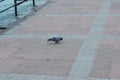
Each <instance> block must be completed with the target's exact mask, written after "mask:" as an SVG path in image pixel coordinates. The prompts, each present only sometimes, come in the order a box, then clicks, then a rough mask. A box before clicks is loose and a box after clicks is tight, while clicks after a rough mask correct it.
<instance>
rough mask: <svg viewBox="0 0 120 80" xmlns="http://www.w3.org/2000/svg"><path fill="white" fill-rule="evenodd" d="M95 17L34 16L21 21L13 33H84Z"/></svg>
mask: <svg viewBox="0 0 120 80" xmlns="http://www.w3.org/2000/svg"><path fill="white" fill-rule="evenodd" d="M94 19H95V17H77V16H76V17H73V16H72V17H64V18H63V17H38V18H36V17H34V18H32V19H30V20H26V21H25V22H23V23H21V27H20V28H19V29H17V30H15V31H14V32H13V34H45V33H47V34H50V33H52V34H53V33H54V34H58V33H59V34H86V33H88V31H89V30H90V28H91V27H92V24H93V21H94Z"/></svg>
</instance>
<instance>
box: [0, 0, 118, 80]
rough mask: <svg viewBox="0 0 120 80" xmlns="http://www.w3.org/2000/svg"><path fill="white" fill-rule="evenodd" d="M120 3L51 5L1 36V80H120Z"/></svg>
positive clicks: (86, 0)
mask: <svg viewBox="0 0 120 80" xmlns="http://www.w3.org/2000/svg"><path fill="white" fill-rule="evenodd" d="M119 3H120V1H119V0H51V3H50V4H49V5H47V6H46V7H45V8H43V9H42V10H40V11H38V12H37V13H36V14H35V15H34V16H32V17H30V18H28V19H27V20H25V21H24V22H21V23H20V25H18V26H15V27H14V28H13V29H11V30H9V31H7V32H6V33H4V34H3V35H1V36H0V44H1V45H0V51H1V52H0V73H1V74H0V80H120V54H119V53H120V30H119V24H120V22H119V21H120V20H119V19H120V13H119V12H120V11H119ZM56 35H57V36H58V35H59V36H62V37H63V38H64V40H63V41H62V42H60V43H59V44H54V43H52V42H50V43H47V42H46V40H47V39H48V38H49V37H51V36H56Z"/></svg>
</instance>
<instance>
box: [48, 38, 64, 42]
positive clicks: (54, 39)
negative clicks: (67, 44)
mask: <svg viewBox="0 0 120 80" xmlns="http://www.w3.org/2000/svg"><path fill="white" fill-rule="evenodd" d="M61 40H63V38H62V37H53V38H49V39H48V40H47V41H48V42H49V41H54V42H55V43H59V42H60V41H61Z"/></svg>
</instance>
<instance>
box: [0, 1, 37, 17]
mask: <svg viewBox="0 0 120 80" xmlns="http://www.w3.org/2000/svg"><path fill="white" fill-rule="evenodd" d="M2 1H4V0H0V2H2ZM17 1H20V2H18V3H17ZM26 1H28V0H14V5H12V6H9V7H7V8H6V9H4V10H2V11H0V13H3V12H5V11H7V10H8V9H10V8H12V7H14V9H15V16H18V13H17V6H18V5H20V4H22V3H24V2H26ZM33 6H35V0H33Z"/></svg>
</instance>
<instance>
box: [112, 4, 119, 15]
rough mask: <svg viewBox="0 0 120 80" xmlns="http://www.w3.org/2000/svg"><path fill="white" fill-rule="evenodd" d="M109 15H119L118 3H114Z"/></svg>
mask: <svg viewBox="0 0 120 80" xmlns="http://www.w3.org/2000/svg"><path fill="white" fill-rule="evenodd" d="M110 11H111V12H110V13H111V14H120V3H119V2H114V3H113V4H112V6H111V10H110Z"/></svg>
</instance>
